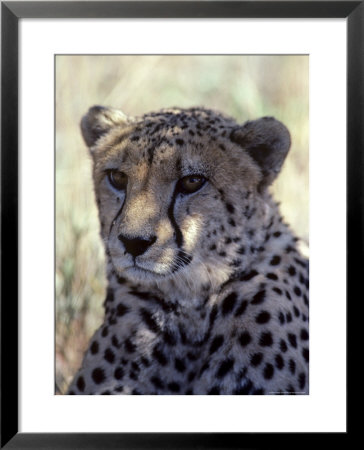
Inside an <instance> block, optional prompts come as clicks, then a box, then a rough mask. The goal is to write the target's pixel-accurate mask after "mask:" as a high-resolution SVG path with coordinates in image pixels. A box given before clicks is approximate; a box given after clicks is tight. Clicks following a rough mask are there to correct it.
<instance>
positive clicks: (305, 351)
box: [302, 348, 310, 362]
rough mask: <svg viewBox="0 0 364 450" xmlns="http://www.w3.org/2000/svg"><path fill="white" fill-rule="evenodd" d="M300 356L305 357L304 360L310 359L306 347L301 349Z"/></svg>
mask: <svg viewBox="0 0 364 450" xmlns="http://www.w3.org/2000/svg"><path fill="white" fill-rule="evenodd" d="M302 356H303V357H304V358H305V361H306V362H308V361H309V359H310V353H309V351H308V348H303V349H302Z"/></svg>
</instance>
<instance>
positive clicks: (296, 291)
mask: <svg viewBox="0 0 364 450" xmlns="http://www.w3.org/2000/svg"><path fill="white" fill-rule="evenodd" d="M294 293H295V294H296V295H297V296H298V297H300V296H301V295H302V291H301V289H300V288H299V287H298V286H295V287H294Z"/></svg>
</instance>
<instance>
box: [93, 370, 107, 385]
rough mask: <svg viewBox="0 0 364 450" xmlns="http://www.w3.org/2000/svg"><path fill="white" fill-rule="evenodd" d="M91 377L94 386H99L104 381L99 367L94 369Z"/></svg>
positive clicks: (103, 375)
mask: <svg viewBox="0 0 364 450" xmlns="http://www.w3.org/2000/svg"><path fill="white" fill-rule="evenodd" d="M91 377H92V379H93V380H94V382H95V383H96V384H101V383H102V382H103V381H104V380H105V373H104V371H103V370H102V369H101V368H100V367H96V369H94V370H93V371H92V373H91Z"/></svg>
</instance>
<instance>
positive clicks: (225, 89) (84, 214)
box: [56, 56, 308, 392]
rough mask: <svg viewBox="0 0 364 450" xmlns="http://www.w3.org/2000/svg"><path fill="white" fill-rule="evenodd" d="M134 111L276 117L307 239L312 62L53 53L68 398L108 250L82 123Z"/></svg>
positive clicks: (95, 315)
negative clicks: (98, 110) (99, 110)
mask: <svg viewBox="0 0 364 450" xmlns="http://www.w3.org/2000/svg"><path fill="white" fill-rule="evenodd" d="M94 104H100V105H108V106H113V107H119V108H121V109H122V110H123V111H124V112H125V113H127V114H131V115H138V114H142V113H144V112H147V111H151V110H157V109H160V108H162V107H168V106H181V107H189V106H198V105H200V106H205V107H209V108H215V109H218V110H221V111H223V112H225V113H226V114H228V115H231V116H233V117H235V118H237V119H238V120H239V121H241V122H244V121H245V120H247V119H254V118H257V117H260V116H266V115H268V116H275V117H276V118H278V119H279V120H281V121H282V122H284V123H285V124H286V125H287V126H288V128H289V130H290V131H291V135H292V142H293V143H292V148H291V152H290V155H289V157H288V159H287V161H286V163H285V165H284V168H283V171H282V174H281V176H280V178H279V179H278V180H277V182H276V183H275V185H274V186H273V191H274V192H275V196H276V198H277V199H279V200H280V201H281V202H282V212H283V214H284V216H285V218H286V219H287V221H288V222H289V223H290V224H291V225H292V228H293V230H294V231H295V232H296V234H297V235H298V236H300V237H303V238H304V239H305V240H306V241H308V57H306V56H57V58H56V384H57V386H58V389H59V391H60V392H64V390H65V388H66V386H67V384H68V383H69V381H70V379H71V377H72V375H73V373H74V372H75V370H76V369H77V368H78V366H79V364H80V361H81V357H82V353H83V351H84V349H85V348H86V346H87V343H88V340H89V338H90V336H91V334H92V333H93V331H94V330H95V329H96V327H97V326H98V325H99V324H100V323H101V319H102V302H103V297H104V292H105V276H104V253H103V248H102V246H101V241H100V238H99V234H98V233H99V225H98V219H97V211H96V205H95V201H94V193H93V187H92V183H91V180H92V177H91V161H90V158H89V156H88V153H87V149H86V147H85V145H84V143H83V141H82V138H81V135H80V131H79V122H80V119H81V117H82V115H83V114H84V113H85V112H86V110H87V109H88V108H89V107H90V106H92V105H94Z"/></svg>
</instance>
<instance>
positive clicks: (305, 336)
mask: <svg viewBox="0 0 364 450" xmlns="http://www.w3.org/2000/svg"><path fill="white" fill-rule="evenodd" d="M301 339H302V340H303V341H307V340H308V332H307V330H306V329H305V328H302V330H301Z"/></svg>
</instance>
